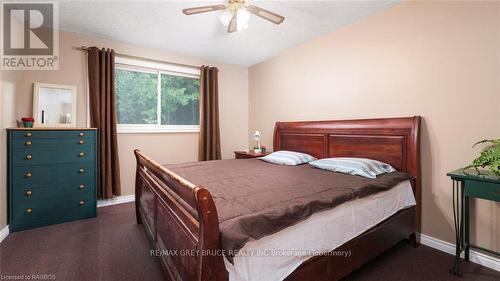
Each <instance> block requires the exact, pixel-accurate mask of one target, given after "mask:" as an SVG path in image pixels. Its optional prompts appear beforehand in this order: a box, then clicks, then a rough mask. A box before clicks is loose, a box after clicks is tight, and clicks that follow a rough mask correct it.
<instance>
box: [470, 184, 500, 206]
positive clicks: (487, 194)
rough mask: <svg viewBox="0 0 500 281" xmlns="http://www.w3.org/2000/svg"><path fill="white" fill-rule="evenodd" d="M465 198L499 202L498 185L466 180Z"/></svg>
mask: <svg viewBox="0 0 500 281" xmlns="http://www.w3.org/2000/svg"><path fill="white" fill-rule="evenodd" d="M465 196H470V197H475V198H482V199H487V200H493V201H497V202H500V184H497V183H492V182H485V181H475V180H467V181H466V182H465Z"/></svg>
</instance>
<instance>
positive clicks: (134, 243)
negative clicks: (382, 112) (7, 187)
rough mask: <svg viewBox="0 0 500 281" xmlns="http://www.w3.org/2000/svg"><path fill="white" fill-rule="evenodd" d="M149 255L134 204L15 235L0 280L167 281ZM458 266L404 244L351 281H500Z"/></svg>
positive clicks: (2, 255) (0, 250) (0, 249)
mask: <svg viewBox="0 0 500 281" xmlns="http://www.w3.org/2000/svg"><path fill="white" fill-rule="evenodd" d="M149 249H150V247H149V241H148V240H147V238H146V235H145V233H144V230H143V229H142V227H141V226H138V225H137V224H136V223H135V212H134V205H133V204H132V203H129V204H121V205H115V206H111V207H104V208H99V209H98V217H97V218H95V219H88V220H81V221H76V222H70V223H65V224H59V225H53V226H48V227H42V228H37V229H33V230H27V231H22V232H17V233H12V234H10V235H9V236H8V237H7V238H6V239H5V240H4V241H3V242H2V243H1V244H0V280H15V279H13V278H14V277H16V276H23V275H29V276H30V277H31V276H32V274H48V275H46V276H44V275H38V279H34V278H33V277H32V278H31V280H44V279H43V278H44V277H45V280H54V278H53V277H55V280H71V281H73V280H74V281H78V280H83V281H90V280H98V281H108V280H110V281H115V280H117V281H118V280H119V281H126V280H141V281H155V280H162V279H163V275H162V272H161V267H160V263H159V261H158V260H157V258H154V257H151V256H150V254H149ZM452 261H453V257H452V256H451V255H448V254H445V253H442V252H439V251H437V250H434V249H431V248H429V247H426V246H420V247H418V248H416V249H414V248H411V247H410V246H408V245H407V244H406V243H401V244H399V245H397V246H396V247H394V248H393V249H391V250H389V251H388V252H387V253H385V254H383V255H382V256H380V257H379V258H377V259H375V260H374V261H372V262H371V263H369V264H367V265H365V266H363V267H362V268H361V269H359V270H357V271H355V272H354V273H352V274H351V275H350V276H348V277H347V278H346V280H352V281H354V280H381V281H382V280H383V281H391V280H394V281H402V280H412V281H413V280H415V281H417V280H422V281H424V280H425V281H428V280H443V281H444V280H457V281H458V280H500V273H499V272H496V271H493V270H490V269H488V268H485V267H482V266H479V265H476V264H473V263H465V262H464V263H462V271H463V272H464V278H462V279H460V278H456V277H454V276H452V275H450V274H448V269H449V268H450V266H451V264H452ZM35 277H36V276H35ZM7 278H9V279H7ZM26 279H27V278H26V277H25V278H24V280H26ZM18 280H19V278H18ZM21 280H22V279H21ZM259 281H261V280H259Z"/></svg>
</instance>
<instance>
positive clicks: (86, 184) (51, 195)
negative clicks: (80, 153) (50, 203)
mask: <svg viewBox="0 0 500 281" xmlns="http://www.w3.org/2000/svg"><path fill="white" fill-rule="evenodd" d="M94 185H95V184H94V180H93V179H91V178H90V177H89V178H87V179H84V180H81V181H80V182H74V181H73V182H71V183H65V184H58V185H54V184H48V185H45V186H40V185H37V186H24V187H21V186H19V187H17V188H16V189H14V190H13V192H12V202H13V204H14V205H17V204H19V203H23V202H37V201H42V200H52V199H55V200H65V199H67V198H77V199H78V198H83V197H85V198H89V196H91V198H94V199H95V197H96V195H95V186H94Z"/></svg>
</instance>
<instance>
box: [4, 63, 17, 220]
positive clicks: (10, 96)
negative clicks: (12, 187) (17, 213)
mask: <svg viewBox="0 0 500 281" xmlns="http://www.w3.org/2000/svg"><path fill="white" fill-rule="evenodd" d="M19 74H20V72H19V71H0V144H1V147H0V214H1V216H0V230H1V228H2V227H4V226H5V225H6V224H7V191H6V189H5V187H6V186H7V145H6V140H7V132H6V130H5V129H6V128H9V127H12V126H15V125H16V119H15V110H14V97H15V95H16V90H17V88H16V84H17V82H18V81H19Z"/></svg>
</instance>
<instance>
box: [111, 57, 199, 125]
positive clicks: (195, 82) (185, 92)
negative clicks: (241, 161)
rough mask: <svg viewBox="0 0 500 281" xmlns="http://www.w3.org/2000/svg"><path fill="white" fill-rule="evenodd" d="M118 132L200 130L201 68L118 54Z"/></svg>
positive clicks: (116, 69)
mask: <svg viewBox="0 0 500 281" xmlns="http://www.w3.org/2000/svg"><path fill="white" fill-rule="evenodd" d="M115 89H116V115H117V123H118V133H154V132H199V124H200V109H199V108H200V103H199V100H200V80H199V69H198V68H195V67H186V66H178V65H174V64H167V63H157V62H151V61H142V60H136V59H129V58H124V57H117V58H116V62H115Z"/></svg>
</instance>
